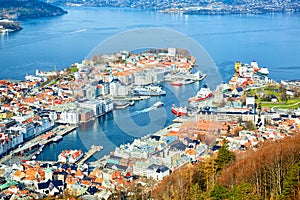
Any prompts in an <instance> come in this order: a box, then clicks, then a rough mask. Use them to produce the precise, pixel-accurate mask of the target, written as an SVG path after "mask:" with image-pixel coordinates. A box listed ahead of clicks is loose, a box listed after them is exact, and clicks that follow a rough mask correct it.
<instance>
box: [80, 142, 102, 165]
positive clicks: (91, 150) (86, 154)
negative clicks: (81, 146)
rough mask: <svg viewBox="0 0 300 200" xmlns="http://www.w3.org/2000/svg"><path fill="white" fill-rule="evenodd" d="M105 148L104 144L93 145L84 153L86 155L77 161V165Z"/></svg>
mask: <svg viewBox="0 0 300 200" xmlns="http://www.w3.org/2000/svg"><path fill="white" fill-rule="evenodd" d="M102 149H103V147H102V146H94V145H93V146H92V147H91V149H90V150H89V151H88V152H86V153H85V154H84V156H83V157H82V158H81V159H80V160H79V161H78V162H77V165H82V164H84V163H85V162H86V161H87V160H88V159H89V158H90V157H91V156H92V155H94V154H95V153H97V152H98V151H101V150H102Z"/></svg>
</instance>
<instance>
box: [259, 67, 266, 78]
mask: <svg viewBox="0 0 300 200" xmlns="http://www.w3.org/2000/svg"><path fill="white" fill-rule="evenodd" d="M257 73H258V74H260V75H263V76H268V75H269V69H268V68H267V67H262V68H260V69H259V70H258V72H257Z"/></svg>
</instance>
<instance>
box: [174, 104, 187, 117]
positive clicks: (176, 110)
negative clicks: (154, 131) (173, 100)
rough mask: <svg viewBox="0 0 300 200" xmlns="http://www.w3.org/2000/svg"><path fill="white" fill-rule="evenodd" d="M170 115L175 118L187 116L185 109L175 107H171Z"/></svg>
mask: <svg viewBox="0 0 300 200" xmlns="http://www.w3.org/2000/svg"><path fill="white" fill-rule="evenodd" d="M171 111H172V113H173V114H174V115H177V116H186V115H187V108H186V107H175V106H174V105H172V110H171Z"/></svg>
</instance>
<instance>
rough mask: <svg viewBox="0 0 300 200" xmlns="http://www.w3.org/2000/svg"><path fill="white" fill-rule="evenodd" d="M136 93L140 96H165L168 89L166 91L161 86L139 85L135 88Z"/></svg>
mask: <svg viewBox="0 0 300 200" xmlns="http://www.w3.org/2000/svg"><path fill="white" fill-rule="evenodd" d="M133 92H134V95H138V96H163V95H166V91H164V90H163V89H162V88H161V87H160V86H154V85H149V86H137V87H135V88H134V89H133Z"/></svg>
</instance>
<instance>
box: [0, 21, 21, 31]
mask: <svg viewBox="0 0 300 200" xmlns="http://www.w3.org/2000/svg"><path fill="white" fill-rule="evenodd" d="M22 29H23V28H22V27H21V26H20V23H19V22H16V21H10V20H0V32H2V33H5V32H15V31H20V30H22Z"/></svg>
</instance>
